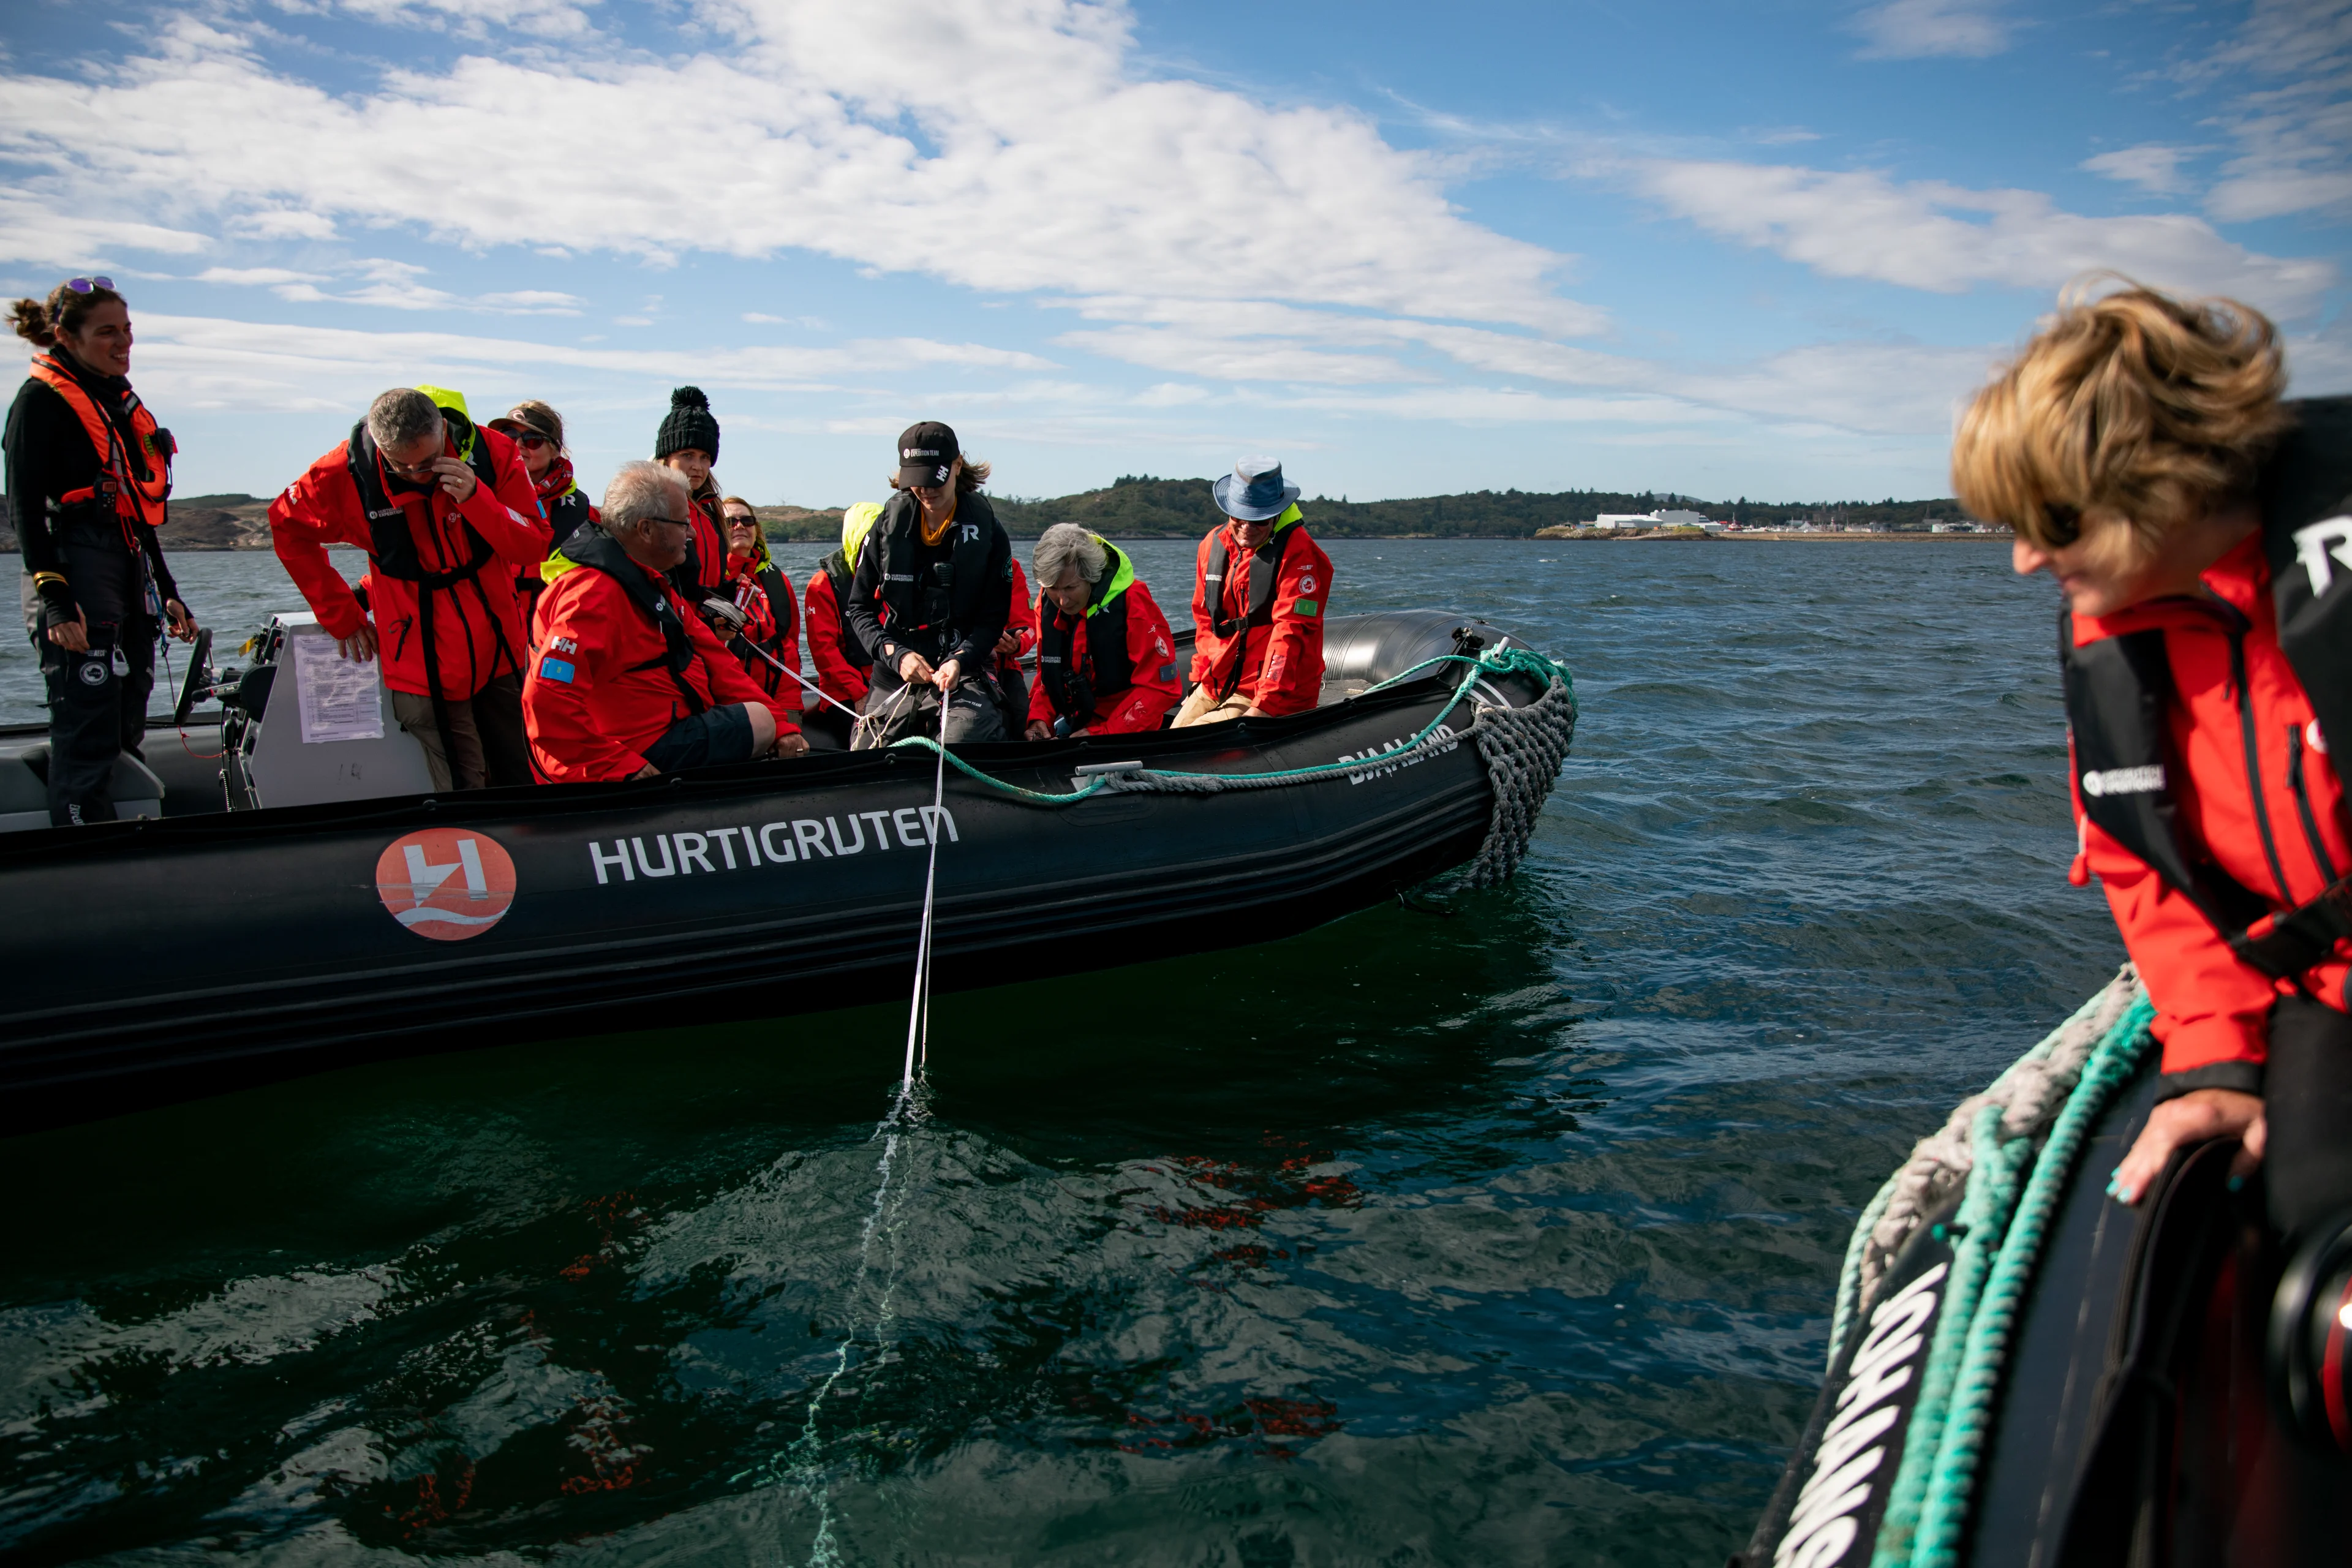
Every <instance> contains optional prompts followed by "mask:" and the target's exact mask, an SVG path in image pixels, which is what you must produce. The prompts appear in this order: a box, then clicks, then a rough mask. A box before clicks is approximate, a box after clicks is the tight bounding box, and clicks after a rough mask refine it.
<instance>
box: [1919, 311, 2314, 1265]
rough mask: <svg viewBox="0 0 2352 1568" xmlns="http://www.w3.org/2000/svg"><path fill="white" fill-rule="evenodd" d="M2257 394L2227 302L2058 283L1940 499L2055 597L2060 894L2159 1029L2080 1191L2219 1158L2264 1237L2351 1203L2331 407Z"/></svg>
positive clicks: (2126, 1199)
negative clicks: (1987, 530)
mask: <svg viewBox="0 0 2352 1568" xmlns="http://www.w3.org/2000/svg"><path fill="white" fill-rule="evenodd" d="M2286 379H2287V377H2286V366H2285V363H2284V355H2283V353H2282V352H2281V350H2280V347H2279V342H2278V334H2277V331H2276V330H2275V329H2274V328H2273V326H2272V324H2271V323H2270V321H2267V320H2265V319H2264V318H2263V315H2262V314H2261V313H2260V312H2259V311H2256V310H2252V309H2251V308H2249V307H2247V306H2244V305H2241V304H2238V303H2236V302H2234V301H2231V300H2179V299H2175V298H2172V297H2170V296H2168V295H2166V294H2162V293H2159V292H2158V291H2157V290H2155V289H2147V288H2142V287H2139V286H2137V285H2128V284H2126V285H2125V286H2122V287H2119V288H2116V289H2114V291H2112V292H2109V293H2106V294H2104V295H2099V296H2095V297H2094V296H2092V295H2091V294H2090V293H2089V292H2088V291H2087V290H2086V289H2080V288H2079V287H2078V289H2076V290H2073V291H2070V293H2069V295H2068V297H2066V298H2064V299H2063V300H2061V303H2060V308H2059V310H2058V312H2057V314H2056V315H2055V316H2054V317H2053V319H2052V320H2051V321H2049V322H2048V323H2046V324H2045V325H2044V326H2043V327H2042V330H2041V331H2039V332H2038V333H2036V334H2035V336H2034V337H2033V338H2032V341H2031V342H2028V343H2027V344H2026V345H2025V348H2024V350H2023V351H2022V352H2021V353H2020V354H2019V355H2018V356H2017V358H2016V360H2015V361H2014V362H2013V363H2011V364H2010V365H2009V366H2008V368H2007V369H2006V370H2004V371H2003V372H2001V374H2000V375H1999V376H1998V377H1996V378H1995V379H1994V381H1993V382H1992V383H1991V384H1990V385H1988V386H1986V387H1985V388H1984V389H1983V390H1982V391H1980V392H1979V394H1978V395H1977V396H1976V399H1975V401H1974V402H1973V403H1972V404H1971V405H1970V406H1969V409H1968V411H1967V413H1966V414H1965V415H1964V416H1963V417H1962V419H1961V422H1960V426H1959V431H1958V437H1957V438H1956V439H1955V441H1954V443H1953V450H1952V477H1953V482H1954V484H1955V486H1956V488H1957V493H1958V496H1959V498H1960V500H1961V501H1962V502H1963V503H1964V504H1966V505H1967V506H1968V507H1969V510H1972V511H1973V512H1975V513H1976V515H1978V516H1979V517H1982V518H1986V519H1990V520H1996V521H2001V522H2006V523H2008V524H2009V525H2010V526H2011V527H2012V528H2014V529H2015V530H2016V531H2017V542H2016V545H2015V565H2016V568H2017V570H2018V571H2019V572H2020V573H2034V572H2042V571H2046V572H2048V573H2049V574H2051V575H2052V576H2053V577H2054V578H2055V579H2056V580H2057V582H2058V585H2059V588H2060V590H2061V592H2062V594H2063V596H2064V601H2065V603H2064V605H2063V607H2062V609H2061V611H2060V616H2059V629H2060V636H2059V647H2060V654H2061V659H2062V662H2063V668H2064V677H2065V696H2066V710H2067V720H2068V723H2069V726H2070V728H2071V731H2072V739H2073V753H2074V755H2073V771H2074V816H2075V819H2076V823H2077V826H2078V830H2079V834H2080V843H2081V852H2080V853H2079V854H2078V855H2077V857H2076V858H2075V860H2074V868H2073V873H2072V876H2073V880H2074V882H2076V883H2077V884H2078V885H2080V884H2082V883H2084V882H2085V881H2086V880H2087V879H2089V877H2090V876H2092V875H2094V874H2095V875H2096V876H2097V877H2098V879H2099V880H2100V882H2101V884H2102V886H2103V887H2104V888H2105V892H2106V896H2107V901H2108V903H2109V905H2110V907H2111V908H2112V909H2113V910H2114V912H2115V917H2116V924H2117V925H2118V926H2119V927H2120V928H2121V930H2122V933H2123V938H2124V943H2125V946H2126V948H2128V949H2129V951H2130V952H2131V956H2132V958H2133V961H2134V962H2135V963H2137V965H2138V968H2139V973H2140V976H2141V978H2142V980H2143V981H2144V982H2145V983H2146V984H2147V990H2148V994H2149V996H2150V998H2151V999H2152V1000H2153V1001H2154V1003H2155V1004H2156V1006H2157V1009H2158V1017H2157V1021H2156V1029H2155V1032H2156V1036H2157V1038H2158V1040H2159V1041H2160V1042H2161V1044H2162V1047H2163V1060H2162V1079H2161V1083H2160V1086H2159V1089H2158V1100H2159V1103H2158V1105H2157V1106H2156V1108H2155V1110H2153V1112H2152V1113H2151V1114H2150V1115H2149V1118H2148V1121H2147V1128H2146V1130H2145V1131H2143V1132H2142V1133H2141V1134H2140V1136H2139V1138H2138V1140H2137V1142H2135V1143H2134V1145H2133V1146H2132V1149H2131V1151H2130V1152H2129V1153H2128V1154H2126V1157H2125V1159H2124V1161H2123V1163H2122V1164H2121V1165H2119V1166H2118V1167H2117V1168H2116V1173H2115V1177H2114V1180H2113V1181H2112V1182H2111V1184H2110V1185H2109V1191H2110V1192H2111V1193H2112V1194H2114V1195H2115V1196H2116V1198H2117V1199H2118V1200H2119V1201H2120V1202H2122V1203H2125V1204H2134V1203H2137V1202H2138V1201H2139V1200H2140V1199H2141V1198H2142V1197H2144V1196H2146V1195H2147V1194H2148V1193H2149V1191H2150V1189H2151V1187H2152V1186H2153V1184H2155V1183H2156V1181H2157V1179H2158V1177H2159V1176H2160V1175H2161V1174H2162V1173H2163V1172H2164V1170H2165V1168H2166V1166H2167V1164H2168V1161H2169V1160H2170V1158H2171V1156H2172V1155H2173V1153H2174V1152H2176V1151H2177V1150H2179V1149H2181V1148H2183V1147H2185V1146H2187V1145H2189V1144H2192V1143H2196V1142H2202V1141H2204V1140H2207V1139H2213V1138H2238V1139H2240V1140H2242V1150H2241V1152H2240V1153H2239V1155H2238V1157H2237V1165H2236V1167H2235V1170H2236V1177H2235V1179H2237V1180H2242V1179H2243V1177H2244V1176H2245V1175H2247V1174H2249V1173H2252V1170H2253V1169H2254V1167H2255V1166H2256V1165H2257V1164H2259V1163H2265V1162H2267V1166H2268V1169H2267V1172H2266V1179H2267V1181H2266V1192H2267V1200H2268V1204H2269V1208H2270V1213H2271V1215H2272V1217H2273V1222H2274V1223H2275V1224H2276V1226H2278V1228H2279V1230H2280V1231H2281V1233H2282V1234H2283V1235H2284V1236H2286V1237H2289V1238H2290V1239H2293V1238H2296V1237H2303V1236H2306V1235H2309V1234H2311V1233H2312V1232H2313V1231H2314V1229H2315V1227H2316V1226H2319V1225H2320V1224H2321V1222H2323V1221H2326V1220H2327V1219H2329V1218H2330V1217H2331V1216H2334V1215H2338V1214H2340V1213H2342V1212H2343V1211H2345V1210H2347V1208H2352V1137H2347V1128H2352V1016H2347V1000H2346V994H2345V985H2346V979H2347V967H2352V965H2347V960H2352V878H2347V872H2352V816H2347V808H2346V803H2345V793H2344V786H2343V783H2342V780H2341V775H2340V773H2339V769H2338V765H2337V764H2336V762H2335V760H2334V759H2335V758H2336V756H2341V755H2347V754H2352V752H2347V750H2346V748H2352V399H2347V398H2340V397H2336V398H2318V399H2310V400H2305V401H2302V402H2295V403H2289V402H2285V401H2283V394H2284V389H2285V385H2286Z"/></svg>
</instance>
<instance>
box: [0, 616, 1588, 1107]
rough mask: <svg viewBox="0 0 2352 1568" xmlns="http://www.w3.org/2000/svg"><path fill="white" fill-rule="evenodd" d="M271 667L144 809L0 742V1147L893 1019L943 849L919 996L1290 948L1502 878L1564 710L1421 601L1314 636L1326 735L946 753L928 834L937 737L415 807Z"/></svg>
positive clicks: (350, 696) (1310, 731) (287, 637)
mask: <svg viewBox="0 0 2352 1568" xmlns="http://www.w3.org/2000/svg"><path fill="white" fill-rule="evenodd" d="M258 653H259V658H258V662H257V663H256V665H255V666H254V667H253V668H249V669H247V670H245V671H243V672H242V673H241V674H238V675H235V676H229V675H223V676H222V677H220V678H219V679H218V681H217V682H216V684H217V686H218V688H219V692H220V699H221V701H222V704H223V708H222V712H221V715H220V717H219V718H217V719H216V720H215V721H212V722H209V723H198V724H193V725H191V726H190V727H189V728H188V729H187V730H186V731H185V741H183V732H182V731H181V730H180V729H179V728H177V727H170V728H163V729H159V730H155V731H151V735H150V744H149V745H148V746H147V747H146V751H147V753H148V762H147V763H146V764H145V765H142V764H141V763H138V762H136V761H133V760H130V759H125V761H124V763H123V764H122V765H121V767H120V768H119V769H118V770H117V774H116V778H115V782H114V795H115V796H116V799H117V805H118V811H120V812H121V813H122V815H124V816H129V817H132V818H133V819H132V820H125V821H120V822H115V823H108V824H98V825H93V826H81V827H69V828H52V827H49V826H47V815H46V800H45V795H44V793H43V785H42V784H41V782H40V776H41V775H40V773H39V768H40V766H41V765H42V764H43V763H45V760H46V753H45V749H44V748H43V747H42V746H41V745H40V743H39V742H40V739H41V737H40V735H39V733H38V732H37V731H17V732H16V733H15V734H13V735H7V736H0V742H12V743H11V744H8V745H7V746H6V749H5V752H0V902H5V907H6V908H7V909H8V910H10V911H11V915H10V919H9V920H8V921H7V923H6V927H5V933H6V934H5V936H0V944H5V945H0V952H5V973H7V974H8V976H9V979H10V984H9V985H8V987H7V992H8V994H7V995H6V997H5V999H0V1127H5V1129H6V1130H10V1131H15V1130H22V1129H25V1128H28V1127H33V1126H38V1125H43V1124H47V1123H53V1122H57V1121H71V1120H79V1119H86V1118H89V1117H93V1116H101V1115H109V1114H112V1113H114V1112H117V1111H120V1110H126V1109H130V1108H133V1107H136V1106H139V1105H143V1104H150V1103H154V1102H156V1101H159V1100H167V1099H173V1098H183V1097H187V1096H191V1095H197V1094H205V1093H211V1092H215V1091H218V1090H221V1089H228V1088H233V1087H236V1086H239V1085H243V1084H249V1083H253V1082H257V1081H261V1080H266V1079H275V1078H283V1077H288V1076H291V1075H294V1074H299V1073H304V1072H311V1071H318V1070H321V1069H324V1068H334V1067H340V1066H344V1065H348V1064H352V1063H356V1062H361V1061H365V1060H369V1059H373V1058H383V1057H391V1056H400V1055H410V1054H421V1053H425V1052H432V1051H445V1050H454V1049H459V1048H464V1047H476V1046H481V1045H488V1044H509V1043H515V1042H520V1041H526V1040H532V1039H541V1038H549V1037H562V1036H566V1035H583V1034H592V1033H605V1032H610V1031H614V1030H622V1029H631V1028H641V1027H654V1026H677V1025H680V1024H685V1023H698V1022H717V1021H721V1020H727V1019H736V1018H753V1017H770V1016H781V1015H785V1014H790V1013H794V1012H799V1011H806V1010H813V1009H816V1008H822V1007H825V1006H830V1005H844V1004H845V1003H846V1002H848V1001H850V1000H857V999H867V998H876V997H882V996H889V995H897V994H904V993H905V991H906V990H907V987H908V984H909V981H910V979H911V976H912V973H913V962H914V955H915V949H916V939H917V932H918V929H919V917H920V908H921V901H922V895H923V887H924V877H925V868H926V865H927V862H928V860H929V850H930V847H931V841H932V839H933V837H935V836H936V837H937V838H938V839H939V871H938V889H937V899H938V903H937V918H936V926H935V949H934V952H935V957H934V961H933V977H934V979H933V984H934V985H935V986H937V987H939V988H942V989H948V988H957V987H969V986H975V985H984V984H994V983H999V982H1002V981H1003V979H1005V978H1006V977H1008V976H1016V975H1017V976H1020V977H1023V978H1034V977H1037V976H1041V975H1046V974H1052V973H1068V972H1073V971H1083V970H1090V969H1099V968H1108V967H1112V966H1115V965H1118V964H1123V963H1132V962H1133V961H1134V959H1135V955H1137V954H1138V953H1154V954H1161V955H1169V956H1173V955H1177V954H1181V953H1185V952H1198V951H1202V950H1207V949H1213V948H1219V947H1227V946H1235V945H1241V944H1244V943H1249V942H1261V941H1265V940H1268V939H1270V938H1275V937H1279V936H1284V935H1287V934H1289V933H1291V932H1295V931H1302V930H1305V929H1306V928H1307V927H1310V926H1313V925H1316V924H1318V923H1320V922H1322V921H1328V920H1331V919H1333V918H1335V917H1337V916H1339V915H1342V914H1346V913H1348V912H1349V911H1351V910H1358V909H1361V908H1364V907H1365V906H1367V905H1370V904H1373V903H1377V902H1379V901H1381V900H1386V899H1388V898H1390V897H1391V896H1392V895H1393V894H1394V893H1396V892H1397V891H1399V890H1401V889H1405V888H1407V887H1410V886H1411V885H1412V884H1414V883H1417V882H1420V881H1423V880H1424V879H1428V878H1430V877H1432V876H1434V875H1436V874H1438V873H1440V872H1443V871H1446V870H1448V869H1451V868H1456V867H1460V866H1462V865H1464V864H1465V862H1470V861H1473V860H1474V859H1475V861H1476V863H1477V864H1476V866H1475V868H1474V871H1475V875H1476V876H1477V877H1478V878H1479V879H1482V880H1492V879H1498V878H1499V877H1500V876H1502V875H1507V873H1508V871H1509V869H1510V868H1511V866H1512V865H1513V864H1514V863H1515V862H1516V860H1517V856H1518V854H1519V853H1520V851H1521V850H1522V849H1523V848H1524V847H1525V845H1526V842H1527V836H1528V832H1529V831H1530V830H1531V828H1532V826H1533V821H1534V814H1535V811H1536V810H1537V808H1538V807H1539V806H1540V805H1541V804H1542V800H1543V798H1544V795H1546V794H1547V793H1548V792H1549V789H1550V787H1551V783H1552V780H1553V778H1554V776H1555V775H1556V774H1557V772H1558V769H1559V763H1560V759H1561V757H1562V756H1563V755H1564V754H1565V752H1566V751H1567V747H1568V742H1569V739H1570V735H1571V733H1572V731H1573V727H1574V721H1575V702H1574V695H1573V691H1572V689H1571V687H1570V683H1569V681H1568V678H1567V672H1566V670H1565V669H1564V668H1562V667H1560V666H1558V665H1556V664H1554V663H1552V662H1551V661H1550V660H1549V659H1547V658H1542V657H1540V656H1539V655H1537V654H1535V653H1533V652H1532V651H1531V650H1529V649H1528V648H1527V647H1526V646H1525V645H1524V644H1522V643H1520V642H1518V641H1517V639H1515V638H1513V637H1510V636H1509V635H1508V634H1507V633H1506V632H1504V631H1501V630H1499V629H1498V628H1496V627H1494V626H1486V625H1484V624H1481V623H1475V622H1465V620H1464V618H1463V617H1461V616H1453V615H1447V614H1444V613H1443V612H1439V611H1431V610H1423V611H1403V612H1395V613H1390V614H1383V615H1373V616H1353V617H1338V618H1335V619H1334V620H1332V621H1331V622H1330V624H1329V626H1328V628H1327V631H1326V661H1327V676H1326V685H1325V689H1324V700H1325V705H1324V706H1322V707H1320V708H1318V709H1317V710H1315V711H1313V712H1310V713H1304V714H1298V715H1295V716H1292V717H1289V718H1283V719H1266V720H1243V721H1234V722H1228V723H1224V724H1219V725H1213V726H1206V727H1202V728H1197V729H1191V730H1175V731H1158V732H1156V733H1150V734H1143V735H1120V736H1112V737H1108V738H1092V737H1087V738H1080V739H1077V740H1072V741H1055V742H1042V743H1035V744H1025V743H1009V744H997V745H981V746H971V747H958V748H956V749H955V753H954V756H953V757H952V759H951V761H952V763H953V764H954V765H953V766H950V768H949V769H948V770H947V773H946V786H945V794H944V797H943V798H944V807H943V809H940V810H939V811H938V812H936V813H934V811H933V810H932V799H933V789H934V780H935V773H936V771H937V769H938V766H939V762H938V758H937V754H936V750H935V748H930V747H929V742H922V743H921V744H908V745H902V746H900V747H897V748H893V749H891V750H889V751H887V752H833V753H830V754H814V753H813V754H811V755H808V756H805V757H801V758H797V759H794V760H793V761H790V762H782V763H778V762H772V761H771V762H762V763H744V764H740V765H738V766H732V767H721V768H710V769H704V770H699V771H696V772H691V773H678V774H673V775H668V776H665V777H662V778H659V779H654V780H647V781H645V782H641V783H621V784H572V785H561V786H549V787H541V788H533V789H509V790H486V791H478V792H471V793H466V794H457V795H432V794H429V793H426V792H425V777H424V771H423V762H422V757H421V754H420V753H418V752H417V751H416V747H415V742H414V741H413V740H412V739H410V738H409V737H408V736H406V735H405V734H404V733H402V732H401V731H399V729H398V727H397V725H396V724H394V723H393V722H392V721H390V715H389V704H388V701H384V700H383V699H382V696H381V690H380V688H377V687H375V686H374V683H373V682H372V681H371V682H368V683H366V685H365V686H364V687H362V688H359V689H354V688H353V687H352V682H351V679H350V677H351V671H352V668H357V667H349V666H346V667H343V668H341V669H338V668H334V660H333V655H332V642H331V639H330V638H328V637H326V636H325V634H324V633H323V632H322V631H320V629H319V628H318V627H317V626H316V625H315V624H314V623H312V622H310V618H309V617H307V616H282V617H279V619H278V621H277V622H275V623H273V626H272V628H271V630H270V631H269V632H268V634H267V635H266V636H265V637H264V638H263V639H262V641H261V643H260V645H259V648H258ZM368 668H372V667H368ZM1400 677H1402V679H1398V678H1400ZM1383 682H1388V684H1383ZM339 683H340V684H339ZM204 684H205V682H204V681H202V680H199V681H197V682H194V683H192V685H191V687H190V689H189V690H188V692H187V693H186V694H185V698H184V702H183V715H184V716H185V714H186V711H187V705H188V702H189V701H191V700H194V699H195V698H196V697H198V696H200V695H201V692H202V687H203V685H204ZM11 826H14V827H16V828H17V829H19V830H18V831H13V832H11V831H5V829H7V828H9V827H11Z"/></svg>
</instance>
